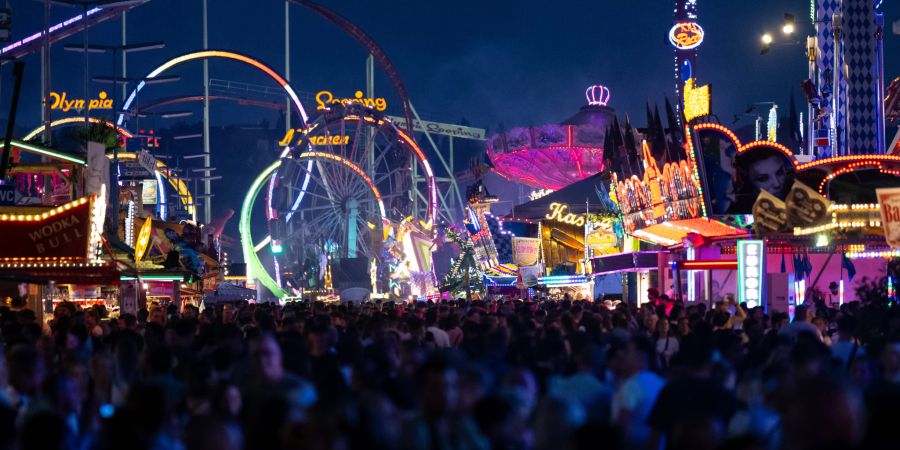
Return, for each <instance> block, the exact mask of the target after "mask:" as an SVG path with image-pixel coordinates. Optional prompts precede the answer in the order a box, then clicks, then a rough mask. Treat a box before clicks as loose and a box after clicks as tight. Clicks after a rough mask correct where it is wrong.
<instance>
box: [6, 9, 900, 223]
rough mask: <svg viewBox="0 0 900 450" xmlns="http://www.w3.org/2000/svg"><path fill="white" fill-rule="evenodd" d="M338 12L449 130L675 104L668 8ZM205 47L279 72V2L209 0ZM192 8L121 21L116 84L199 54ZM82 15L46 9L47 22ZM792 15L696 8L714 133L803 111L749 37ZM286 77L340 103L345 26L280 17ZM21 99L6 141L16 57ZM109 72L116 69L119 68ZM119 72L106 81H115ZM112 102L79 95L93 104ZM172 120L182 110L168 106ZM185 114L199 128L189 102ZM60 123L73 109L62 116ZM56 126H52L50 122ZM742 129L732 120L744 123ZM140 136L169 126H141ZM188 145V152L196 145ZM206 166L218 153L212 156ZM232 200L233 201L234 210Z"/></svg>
mask: <svg viewBox="0 0 900 450" xmlns="http://www.w3.org/2000/svg"><path fill="white" fill-rule="evenodd" d="M323 3H324V4H325V5H326V6H328V7H329V8H332V9H333V10H335V11H337V12H338V13H340V14H341V15H343V16H345V17H347V18H348V19H350V20H351V21H353V22H354V23H356V24H357V25H358V26H360V27H361V28H362V29H363V30H365V31H366V32H367V33H368V34H369V35H371V36H372V37H373V38H374V39H375V40H376V41H377V42H378V43H379V44H380V45H381V47H382V48H383V49H384V51H385V52H386V53H387V54H388V55H389V57H390V58H391V59H392V60H393V62H394V64H395V65H396V66H397V68H398V70H399V72H400V75H401V77H402V78H403V80H404V81H405V83H406V86H407V89H408V91H409V93H410V97H411V100H412V102H413V104H414V105H415V106H416V108H417V109H418V110H419V113H420V115H421V116H422V117H423V118H424V119H429V120H437V121H444V122H458V121H460V120H461V119H463V118H465V119H466V120H468V121H469V122H470V123H471V124H472V125H473V126H478V127H483V128H488V129H490V130H492V131H493V130H496V129H497V127H498V126H499V125H501V124H502V126H505V127H506V128H510V127H514V126H527V125H539V124H542V123H547V122H558V121H560V120H562V119H564V118H566V117H568V116H570V115H571V114H573V113H574V112H575V111H576V110H577V108H578V107H579V106H581V105H583V104H584V102H585V101H584V88H585V87H586V86H587V85H589V84H593V83H601V84H604V85H606V86H608V87H609V88H610V90H611V92H612V99H611V101H610V106H612V107H614V108H616V109H617V110H618V111H619V112H620V113H628V114H630V115H631V116H632V118H634V119H635V122H636V123H637V124H639V125H642V124H643V123H644V105H645V103H646V102H647V101H648V100H649V101H650V102H651V103H654V102H657V103H660V104H661V103H662V101H663V98H664V96H670V97H671V96H672V94H673V82H672V78H673V57H672V51H671V47H670V46H669V44H668V42H667V40H666V32H667V31H668V29H669V27H670V26H671V23H672V3H671V2H670V1H668V0H652V1H650V0H629V1H601V0H597V1H572V0H556V1H553V2H547V1H535V0H520V1H484V0H478V1H475V0H459V1H453V2H437V1H421V0H403V1H401V0H390V1H387V0H384V1H372V0H355V1H323ZM11 5H12V7H13V14H14V16H13V23H14V28H13V35H14V38H15V39H19V38H21V37H23V36H25V35H30V34H32V33H34V32H35V31H37V30H38V29H39V28H40V25H41V22H42V2H36V1H34V0H12V1H11ZM210 8H211V9H210V11H211V12H210V25H209V29H210V47H211V48H221V49H229V50H236V51H239V52H243V53H246V54H248V55H251V56H254V57H257V58H259V59H261V60H263V61H264V62H266V63H268V64H269V65H270V66H272V67H273V68H275V69H276V70H279V71H282V70H283V69H284V53H283V52H284V34H283V33H284V28H283V23H284V17H283V12H284V3H283V2H282V1H281V0H256V1H252V2H249V1H241V0H210ZM883 10H884V11H885V14H886V19H887V20H886V21H887V23H888V25H887V28H888V35H887V36H886V38H885V48H886V50H885V62H886V65H887V70H886V78H887V80H888V81H890V80H891V79H893V78H894V77H897V76H900V57H898V55H900V52H898V49H900V36H896V35H893V34H890V23H891V22H892V21H894V20H900V5H898V4H897V2H885V6H884V7H883ZM200 11H201V2H200V1H199V0H192V1H187V0H154V1H151V2H150V3H149V4H146V5H144V6H140V7H138V8H137V9H135V10H133V11H132V12H130V13H129V14H128V40H129V42H141V41H156V40H162V41H165V42H166V43H167V47H166V48H165V49H162V50H153V51H150V52H145V53H139V54H135V55H133V56H131V57H129V61H128V75H129V76H134V77H139V76H143V75H144V74H146V73H147V72H149V71H150V70H151V69H152V68H153V67H155V66H157V65H158V64H160V63H162V62H163V61H165V60H166V59H168V58H170V57H172V56H175V55H179V54H182V53H185V52H188V51H191V50H197V49H200V48H201V42H202V41H201V28H200V27H201V15H200ZM79 12H80V8H68V7H63V6H54V7H53V19H52V22H53V23H56V22H59V21H62V20H64V19H66V18H68V17H71V16H73V15H75V14H78V13H79ZM784 12H791V13H793V14H794V15H795V16H796V17H797V25H798V31H797V33H795V36H799V37H801V39H802V37H803V36H805V35H806V34H809V33H812V31H813V29H812V26H811V24H810V22H809V1H808V0H790V1H786V0H782V1H777V0H759V1H753V2H748V1H722V0H718V1H712V0H700V2H699V15H700V19H699V22H700V23H701V24H702V26H703V27H704V28H705V31H706V40H705V42H704V43H703V45H702V46H701V47H700V48H699V50H700V54H699V60H698V67H697V70H696V73H697V74H698V76H699V81H700V83H710V84H712V86H713V96H714V99H713V109H714V112H715V113H717V114H718V115H719V117H720V119H721V121H722V122H723V123H726V124H729V125H730V124H731V122H732V120H733V117H734V114H736V113H739V112H742V111H743V110H744V109H745V108H746V107H747V105H748V104H749V103H752V102H765V101H776V102H778V103H779V104H780V105H781V106H782V107H783V109H782V111H784V113H785V114H786V113H787V103H788V99H789V96H790V92H791V89H792V88H793V89H794V90H795V92H796V96H797V99H798V100H801V94H800V90H799V82H800V81H801V80H802V79H803V78H805V77H806V70H807V69H806V62H805V57H804V49H803V46H801V45H794V46H777V47H775V48H773V49H772V51H771V52H770V53H769V54H767V55H764V56H763V55H760V54H759V36H760V35H761V33H762V32H763V31H770V32H772V33H773V34H775V35H776V37H777V38H778V39H784V38H783V37H782V36H781V34H780V27H781V22H782V15H783V13H784ZM291 27H292V37H291V42H292V43H291V46H292V52H291V53H292V54H291V59H292V63H291V72H292V73H291V81H292V84H293V86H294V87H295V89H297V90H298V91H302V92H306V93H314V92H316V91H319V90H322V89H329V90H331V91H333V92H335V93H336V94H340V95H343V96H351V95H352V93H353V92H354V91H355V90H357V89H362V88H363V87H364V81H365V72H364V60H365V57H366V52H365V51H364V50H363V49H362V48H361V47H360V46H359V45H358V44H357V43H356V42H355V41H353V40H352V39H351V38H350V37H349V36H347V35H346V34H345V33H344V32H343V31H342V30H340V29H338V28H337V27H335V26H333V25H331V24H330V23H329V22H327V21H325V20H324V19H322V18H320V17H318V16H317V15H315V14H313V13H311V12H309V11H307V10H306V9H304V8H302V7H300V6H292V7H291ZM120 33H121V21H120V20H118V19H117V20H113V21H109V22H105V23H103V24H101V25H99V26H97V27H95V28H92V29H91V30H90V34H89V36H90V42H91V43H95V44H113V43H120V41H121V34H120ZM82 39H83V35H82V34H77V35H75V36H72V37H70V38H68V39H67V40H65V41H64V42H62V43H59V44H56V46H55V47H54V49H53V53H52V56H53V76H52V78H53V82H52V88H53V90H55V91H62V90H68V91H69V92H70V96H73V95H74V96H80V94H81V93H82V92H83V76H84V72H83V70H84V65H83V57H82V55H81V54H80V53H72V52H67V51H65V50H63V49H62V45H61V44H78V43H81V42H82ZM24 60H25V62H26V82H25V84H24V91H23V96H22V100H21V109H20V112H19V119H18V120H17V122H18V123H17V125H18V129H19V130H20V131H19V132H22V131H24V130H25V129H31V128H33V127H35V126H37V125H38V124H39V118H40V113H39V107H40V59H39V56H38V55H33V56H29V57H27V58H25V59H24ZM112 64H113V61H112V57H111V56H110V55H92V56H91V63H90V74H91V75H92V76H98V75H110V74H111V73H110V72H112V70H113V67H112ZM10 67H11V66H10V65H5V66H3V71H2V83H3V84H2V86H0V95H2V99H0V105H2V108H0V109H2V113H0V114H2V116H0V120H2V121H4V122H5V120H6V119H5V117H6V114H7V105H8V101H9V91H10V89H9V86H11V83H10V80H11V75H10V73H11V70H10ZM116 70H117V71H118V70H119V69H118V68H117V69H116ZM210 71H211V75H210V76H211V78H214V79H222V80H235V81H245V82H251V83H256V84H261V85H268V86H272V87H274V86H275V85H274V83H273V82H272V81H271V80H269V79H268V78H267V77H265V76H263V75H261V74H260V73H259V72H257V71H255V70H254V69H250V68H247V67H245V66H242V65H240V64H238V63H234V62H224V61H215V62H213V63H211V64H210ZM376 71H377V79H376V80H377V81H376V91H377V92H378V94H379V96H384V97H386V98H387V99H388V102H389V103H392V102H393V103H394V104H396V102H395V101H396V96H395V94H394V92H393V89H392V88H391V86H390V85H389V83H388V82H387V78H386V76H385V75H384V73H383V72H381V71H380V70H379V69H376ZM117 74H118V73H117ZM167 74H173V75H180V76H181V77H182V80H181V81H180V82H178V83H173V84H170V85H164V86H151V87H149V88H147V89H145V90H144V92H143V93H142V97H141V98H142V99H146V100H152V99H154V98H162V97H166V96H173V95H189V94H195V95H196V94H200V93H202V78H201V74H202V64H201V63H199V62H193V63H187V64H183V65H181V66H178V67H177V68H176V69H174V70H173V71H171V72H169V73H167ZM101 89H106V90H108V91H109V89H110V86H109V85H99V84H92V85H91V88H90V91H91V95H95V94H96V93H97V92H98V91H99V90H101ZM179 109H184V108H183V107H180V106H179ZM194 110H195V111H196V113H195V115H194V116H193V117H192V118H188V119H179V120H186V121H189V122H190V121H196V120H199V119H200V117H201V115H200V110H199V105H196V107H194ZM69 114H72V113H69ZM211 114H212V121H213V123H214V124H235V123H241V124H254V123H259V122H260V121H261V120H263V119H266V120H269V121H270V123H275V121H276V120H277V118H276V116H275V114H274V113H273V112H271V111H267V110H260V109H254V108H249V107H241V106H237V105H233V104H225V105H220V104H214V107H213V109H212V113H211ZM57 117H58V116H57ZM750 120H751V119H750V118H745V119H744V122H743V124H747V123H749V122H750ZM151 121H153V123H151V124H145V125H146V126H149V127H166V126H169V125H170V124H172V121H171V120H170V121H165V122H164V121H163V119H151ZM198 150H199V149H198ZM213 153H214V158H215V149H213ZM237 206H238V205H234V207H237Z"/></svg>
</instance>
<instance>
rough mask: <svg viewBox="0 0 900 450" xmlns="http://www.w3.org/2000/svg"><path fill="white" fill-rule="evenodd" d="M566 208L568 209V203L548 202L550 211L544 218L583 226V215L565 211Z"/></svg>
mask: <svg viewBox="0 0 900 450" xmlns="http://www.w3.org/2000/svg"><path fill="white" fill-rule="evenodd" d="M567 209H569V206H568V205H563V204H561V203H556V202H553V203H551V204H550V213H549V214H547V215H545V216H544V218H546V219H548V220H556V221H558V222H562V223H567V224H569V225H575V226H579V227H581V226H584V216H579V215H577V214H572V213H567V212H566V210H567Z"/></svg>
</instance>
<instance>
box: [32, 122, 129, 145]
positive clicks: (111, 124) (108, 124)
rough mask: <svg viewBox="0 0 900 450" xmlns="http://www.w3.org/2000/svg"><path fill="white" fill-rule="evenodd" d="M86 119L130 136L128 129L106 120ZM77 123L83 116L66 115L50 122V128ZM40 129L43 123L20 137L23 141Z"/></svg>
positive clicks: (42, 128)
mask: <svg viewBox="0 0 900 450" xmlns="http://www.w3.org/2000/svg"><path fill="white" fill-rule="evenodd" d="M87 120H88V122H90V123H102V124H104V125H106V126H108V127H110V128H115V130H116V132H117V133H119V134H121V135H122V136H125V137H126V138H130V137H132V134H131V132H129V131H128V130H126V129H124V128H122V127H120V126H118V125H116V124H114V123H112V122H110V121H108V120H104V119H98V118H96V117H88V119H87ZM79 123H84V117H66V118H64V119H56V120H54V121H53V122H50V128H56V127H58V126H63V125H73V124H79ZM42 131H44V126H43V125H41V126H39V127H37V128H35V129H33V130H31V131H30V132H29V133H28V134H26V135H25V137H23V138H22V140H23V141H28V140H31V139H33V138H34V137H35V136H37V135H38V134H40V133H41V132H42Z"/></svg>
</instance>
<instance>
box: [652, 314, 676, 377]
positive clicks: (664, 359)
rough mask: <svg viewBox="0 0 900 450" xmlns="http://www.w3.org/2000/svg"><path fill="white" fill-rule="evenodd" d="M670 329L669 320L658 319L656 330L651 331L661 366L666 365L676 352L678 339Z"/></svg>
mask: <svg viewBox="0 0 900 450" xmlns="http://www.w3.org/2000/svg"><path fill="white" fill-rule="evenodd" d="M670 330H671V325H670V323H669V321H668V320H667V319H666V320H660V321H659V322H657V323H656V332H655V333H653V343H654V344H655V346H656V355H657V356H658V357H659V364H660V365H661V366H662V367H668V366H669V363H670V362H671V361H672V357H673V356H675V354H676V353H678V346H679V344H678V339H677V338H676V337H675V336H674V335H673V333H672V332H671V331H670Z"/></svg>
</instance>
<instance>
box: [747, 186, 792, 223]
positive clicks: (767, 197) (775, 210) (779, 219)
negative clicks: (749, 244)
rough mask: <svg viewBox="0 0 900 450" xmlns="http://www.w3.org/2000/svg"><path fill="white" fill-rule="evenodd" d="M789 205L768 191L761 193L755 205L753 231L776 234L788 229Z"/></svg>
mask: <svg viewBox="0 0 900 450" xmlns="http://www.w3.org/2000/svg"><path fill="white" fill-rule="evenodd" d="M787 220H788V217H787V205H785V203H784V202H783V201H781V200H779V199H778V197H775V196H774V195H772V194H770V193H769V192H768V191H762V192H760V193H759V197H757V199H756V203H754V204H753V231H754V232H756V233H775V232H778V231H782V230H785V229H787Z"/></svg>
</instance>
